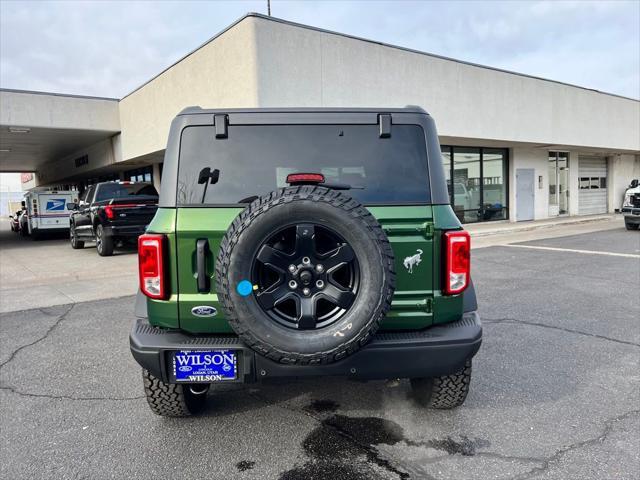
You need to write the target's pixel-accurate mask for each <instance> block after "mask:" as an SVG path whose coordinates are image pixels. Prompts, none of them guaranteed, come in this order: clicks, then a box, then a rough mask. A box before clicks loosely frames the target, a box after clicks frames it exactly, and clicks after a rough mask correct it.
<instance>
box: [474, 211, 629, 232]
mask: <svg viewBox="0 0 640 480" xmlns="http://www.w3.org/2000/svg"><path fill="white" fill-rule="evenodd" d="M618 217H619V216H617V215H614V214H610V215H609V214H608V215H599V216H597V217H576V218H571V219H562V220H560V221H548V220H543V221H541V222H540V223H536V222H535V221H534V222H527V223H524V224H519V225H518V224H516V225H514V224H505V223H500V225H496V227H495V228H492V229H486V228H482V229H478V230H476V231H474V227H476V228H477V226H476V225H468V226H465V228H466V230H467V231H468V232H469V233H470V234H471V236H472V237H488V236H490V235H501V234H510V233H518V232H527V231H532V230H541V229H544V228H553V227H560V226H563V225H579V224H585V223H595V222H606V221H615V220H616V219H617V218H618ZM620 218H621V217H620ZM485 226H486V224H484V225H482V227H485Z"/></svg>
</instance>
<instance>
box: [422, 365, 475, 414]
mask: <svg viewBox="0 0 640 480" xmlns="http://www.w3.org/2000/svg"><path fill="white" fill-rule="evenodd" d="M470 383H471V360H467V361H466V363H465V364H464V367H462V368H461V369H460V370H459V371H457V372H456V373H452V374H451V375H442V376H440V377H429V378H412V379H411V388H412V390H413V397H414V399H415V400H416V401H417V402H418V403H419V404H420V405H421V406H423V407H428V408H436V409H450V408H456V407H459V406H460V405H462V404H463V403H464V401H465V399H466V398H467V394H468V393H469V384H470Z"/></svg>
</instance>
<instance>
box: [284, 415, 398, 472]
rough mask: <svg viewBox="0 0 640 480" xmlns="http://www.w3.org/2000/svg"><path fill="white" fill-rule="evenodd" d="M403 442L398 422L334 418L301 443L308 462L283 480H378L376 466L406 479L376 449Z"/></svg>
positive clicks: (376, 419) (314, 430)
mask: <svg viewBox="0 0 640 480" xmlns="http://www.w3.org/2000/svg"><path fill="white" fill-rule="evenodd" d="M402 440H404V436H403V430H402V427H400V425H398V424H397V423H395V422H392V421H389V420H384V419H382V418H376V417H347V416H345V415H332V416H330V417H328V418H326V419H324V420H323V421H322V423H321V425H320V426H318V427H316V428H315V429H313V430H312V431H311V432H310V433H309V435H308V436H307V438H305V440H304V442H303V443H302V448H303V449H304V451H305V452H306V453H307V455H308V456H309V461H307V462H306V463H305V464H304V465H302V466H299V467H296V468H294V469H292V470H288V471H286V472H283V473H282V474H281V476H280V480H299V479H300V480H302V479H305V480H308V479H316V478H317V479H324V478H332V479H333V480H365V479H371V480H374V479H376V478H378V477H379V476H378V475H377V474H376V472H375V470H373V468H372V467H373V466H374V465H375V466H378V467H380V468H381V469H383V470H386V471H387V472H390V473H393V474H395V475H396V476H397V477H398V478H400V479H407V478H409V475H408V474H407V473H405V472H402V471H400V470H398V469H397V468H395V467H394V466H393V465H392V464H391V463H390V462H389V461H388V460H385V459H384V458H381V457H380V456H379V454H378V451H377V450H376V448H375V447H374V445H380V444H386V445H393V444H395V443H398V442H400V441H402ZM358 457H361V458H362V460H360V459H358Z"/></svg>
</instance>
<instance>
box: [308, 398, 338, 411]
mask: <svg viewBox="0 0 640 480" xmlns="http://www.w3.org/2000/svg"><path fill="white" fill-rule="evenodd" d="M339 407H340V405H339V404H338V402H334V401H333V400H314V401H313V402H311V403H310V404H309V405H307V406H306V407H305V410H307V411H308V412H315V413H329V412H335V411H336V410H338V408H339Z"/></svg>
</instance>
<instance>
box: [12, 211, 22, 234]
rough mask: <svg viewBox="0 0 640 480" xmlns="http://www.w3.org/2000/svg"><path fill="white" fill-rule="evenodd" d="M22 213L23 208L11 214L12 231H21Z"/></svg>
mask: <svg viewBox="0 0 640 480" xmlns="http://www.w3.org/2000/svg"><path fill="white" fill-rule="evenodd" d="M20 215H22V210H18V211H17V212H16V213H13V214H11V215H9V224H10V225H11V231H12V232H16V233H17V232H19V231H20Z"/></svg>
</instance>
